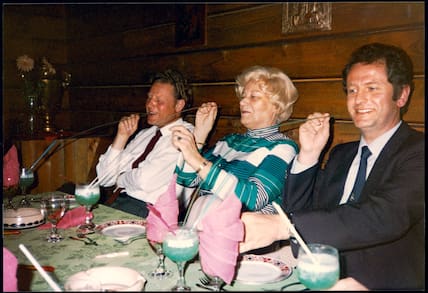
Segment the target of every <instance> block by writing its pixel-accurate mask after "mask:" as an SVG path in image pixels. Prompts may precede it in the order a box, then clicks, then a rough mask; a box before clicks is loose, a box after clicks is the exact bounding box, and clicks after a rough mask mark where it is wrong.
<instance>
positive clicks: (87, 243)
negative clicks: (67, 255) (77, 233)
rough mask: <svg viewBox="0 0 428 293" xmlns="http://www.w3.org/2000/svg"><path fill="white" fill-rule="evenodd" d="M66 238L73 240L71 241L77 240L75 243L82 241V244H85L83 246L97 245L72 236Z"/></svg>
mask: <svg viewBox="0 0 428 293" xmlns="http://www.w3.org/2000/svg"><path fill="white" fill-rule="evenodd" d="M68 238H70V239H73V240H77V241H82V242H83V243H85V245H98V244H97V243H93V242H91V241H86V240H83V239H81V238H77V237H74V236H69V237H68Z"/></svg>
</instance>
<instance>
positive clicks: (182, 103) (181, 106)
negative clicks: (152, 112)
mask: <svg viewBox="0 0 428 293" xmlns="http://www.w3.org/2000/svg"><path fill="white" fill-rule="evenodd" d="M184 106H186V101H185V100H184V99H179V100H177V103H175V112H177V113H178V112H181V111H183V109H184Z"/></svg>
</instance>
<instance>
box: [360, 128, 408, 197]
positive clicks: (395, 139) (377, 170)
mask: <svg viewBox="0 0 428 293" xmlns="http://www.w3.org/2000/svg"><path fill="white" fill-rule="evenodd" d="M408 135H409V126H408V125H407V124H405V123H404V122H402V124H401V125H400V127H399V128H398V129H397V131H396V132H395V133H394V135H393V136H392V137H391V138H390V140H389V141H388V142H387V143H386V145H385V146H384V147H383V149H382V151H381V152H380V154H379V157H378V158H377V160H376V162H375V164H374V165H373V168H372V170H371V171H370V174H369V177H368V178H367V181H366V183H365V184H364V188H363V191H362V192H361V195H362V197H364V198H365V196H364V195H366V194H367V193H365V192H364V190H366V189H368V190H374V189H375V188H376V186H377V185H378V184H379V182H380V181H381V178H382V175H383V172H384V171H385V170H387V169H388V168H389V166H390V162H391V160H392V159H391V158H392V157H393V156H395V154H396V152H397V150H398V148H400V146H401V145H402V144H403V143H404V142H405V141H406V138H407V137H408ZM361 199H362V198H361Z"/></svg>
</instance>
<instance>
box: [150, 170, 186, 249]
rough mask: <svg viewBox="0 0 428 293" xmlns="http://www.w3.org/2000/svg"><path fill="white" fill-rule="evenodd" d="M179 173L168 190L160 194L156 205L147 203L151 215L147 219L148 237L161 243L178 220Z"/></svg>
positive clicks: (174, 176) (173, 177) (175, 175)
mask: <svg viewBox="0 0 428 293" xmlns="http://www.w3.org/2000/svg"><path fill="white" fill-rule="evenodd" d="M176 180H177V174H176V173H174V175H173V176H172V180H171V182H170V184H169V186H168V189H167V191H166V192H165V193H164V194H162V195H161V196H159V198H158V199H157V201H156V202H155V204H154V205H152V206H151V205H150V204H149V203H147V207H148V209H149V215H148V216H147V219H146V221H147V222H146V234H147V239H149V240H150V241H153V242H158V243H161V242H162V240H163V237H164V236H165V234H166V233H167V232H168V227H167V226H166V224H167V225H168V226H169V227H171V226H174V225H176V224H177V222H178V200H177V193H176V190H175V186H176Z"/></svg>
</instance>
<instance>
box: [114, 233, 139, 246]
mask: <svg viewBox="0 0 428 293" xmlns="http://www.w3.org/2000/svg"><path fill="white" fill-rule="evenodd" d="M144 238H146V235H145V234H143V235H136V236H133V237H130V238H128V239H126V240H121V239H118V238H114V240H116V241H117V242H119V243H121V244H123V245H127V244H129V243H131V242H133V241H134V240H137V239H144Z"/></svg>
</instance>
